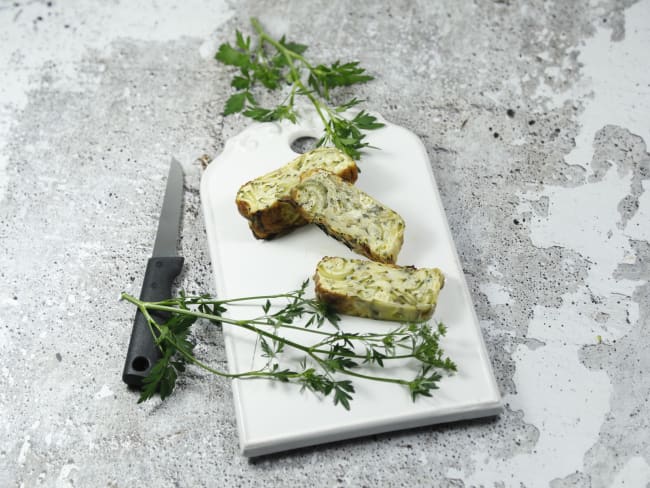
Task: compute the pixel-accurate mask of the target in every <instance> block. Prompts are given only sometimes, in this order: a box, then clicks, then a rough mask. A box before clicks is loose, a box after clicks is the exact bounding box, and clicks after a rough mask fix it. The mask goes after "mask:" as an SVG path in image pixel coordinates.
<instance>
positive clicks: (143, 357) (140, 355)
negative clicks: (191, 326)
mask: <svg viewBox="0 0 650 488" xmlns="http://www.w3.org/2000/svg"><path fill="white" fill-rule="evenodd" d="M181 269H183V258H182V257H180V256H172V257H156V258H151V259H149V261H148V262H147V271H146V272H145V275H144V282H143V283H142V291H141V292H140V300H143V301H146V302H159V301H162V300H167V299H169V298H171V296H172V283H173V282H174V278H176V277H177V276H178V274H179V273H180V272H181ZM150 314H151V316H152V317H153V318H154V320H155V321H156V322H158V323H159V324H162V323H164V322H166V321H167V320H169V317H170V316H171V314H169V313H168V312H159V311H155V310H152V311H151V312H150ZM160 356H161V353H160V349H159V348H158V346H157V345H156V343H155V341H154V338H153V336H152V335H151V330H150V329H149V324H148V323H147V319H146V318H145V317H144V315H142V312H140V310H137V311H136V313H135V320H134V322H133V330H132V331H131V340H130V342H129V350H128V352H127V353H126V362H125V363H124V372H123V373H122V380H123V381H124V382H125V383H126V384H127V385H130V386H141V385H142V380H143V379H144V378H146V377H147V375H148V374H149V372H150V371H151V368H152V367H153V365H154V364H156V362H157V361H158V359H160Z"/></svg>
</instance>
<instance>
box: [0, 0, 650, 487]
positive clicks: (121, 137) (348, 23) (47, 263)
mask: <svg viewBox="0 0 650 488" xmlns="http://www.w3.org/2000/svg"><path fill="white" fill-rule="evenodd" d="M251 15H255V16H258V17H259V18H260V19H261V20H262V22H263V23H264V24H265V25H266V26H267V27H268V28H269V29H270V30H271V31H272V32H273V33H275V34H278V35H280V34H283V33H287V34H288V35H289V36H290V37H291V38H293V39H296V40H298V41H300V42H303V43H305V44H308V45H309V46H310V52H311V53H312V55H313V56H315V57H316V58H318V59H321V60H323V61H331V60H334V59H343V60H347V59H359V60H360V61H361V62H362V64H363V65H364V66H366V67H367V68H368V70H369V71H370V72H372V73H373V74H375V76H376V78H377V79H376V80H375V81H374V82H372V83H370V84H368V85H366V86H363V87H360V88H355V90H354V94H355V95H357V96H359V97H360V98H365V99H366V100H367V102H366V105H367V106H368V107H369V108H371V109H372V110H376V111H378V112H381V113H382V114H383V115H384V116H385V117H386V118H387V119H389V120H391V121H392V122H395V123H397V124H400V125H403V126H405V127H407V128H409V129H411V130H412V131H414V132H416V133H417V134H418V135H419V136H420V137H421V138H422V140H423V142H424V143H425V146H426V148H427V151H428V153H429V156H430V158H431V163H432V167H433V169H434V171H435V173H436V178H437V180H438V183H439V185H440V192H441V195H442V198H443V202H444V205H445V208H446V210H447V214H448V218H449V221H450V225H451V229H452V233H453V235H454V238H455V242H456V245H457V248H458V251H459V254H460V257H461V261H462V264H463V266H464V269H465V272H466V275H467V279H468V282H469V284H470V288H471V291H472V294H473V298H474V301H475V305H476V309H477V313H478V316H479V318H480V320H481V325H482V329H483V333H484V337H485V339H486V342H487V345H488V349H489V353H490V356H491V359H492V364H493V366H494V370H495V374H496V378H497V382H498V384H499V387H500V390H501V392H502V394H503V396H504V401H505V405H506V409H505V411H504V413H503V414H502V415H501V417H500V418H498V419H496V420H479V421H472V422H464V423H459V424H453V425H448V426H437V427H430V428H424V429H417V430H413V431H408V432H399V433H392V434H385V435H379V436H373V437H370V438H364V439H358V440H352V441H347V442H341V443H337V444H334V445H327V446H320V447H314V448H309V449H304V450H300V451H296V452H291V453H286V454H281V455H276V456H273V457H269V458H264V459H260V460H256V461H252V462H249V461H247V460H246V459H244V458H242V457H241V456H240V455H239V454H238V452H237V438H236V427H235V422H234V414H233V406H232V400H231V394H230V385H229V383H228V382H227V381H223V380H219V379H215V378H212V377H208V376H205V375H203V374H202V373H200V372H196V371H192V372H191V373H190V374H189V375H188V376H187V377H186V378H185V379H184V380H183V381H182V383H181V385H180V387H179V389H178V392H177V393H176V394H175V395H174V396H173V397H172V398H171V399H170V400H169V401H167V402H165V403H160V402H159V401H157V400H156V401H153V402H149V403H147V404H144V405H137V404H136V399H137V394H136V393H135V392H131V391H128V390H127V389H126V388H125V387H124V386H123V384H122V383H121V380H120V373H121V368H122V363H123V358H124V353H125V348H126V344H127V342H128V337H129V334H130V325H131V320H132V315H133V310H132V309H131V308H130V307H128V306H126V305H125V304H123V303H120V302H118V296H119V293H120V292H121V291H122V290H126V291H129V292H132V293H137V292H138V290H139V287H140V284H141V280H142V273H143V269H144V264H145V262H146V259H147V257H148V256H149V254H150V252H151V246H152V242H153V238H154V233H155V229H156V221H157V217H158V212H159V206H160V200H161V198H162V191H163V188H164V179H165V176H166V172H167V168H168V162H169V157H170V155H172V154H173V155H175V156H176V157H178V158H179V159H180V160H181V161H182V163H183V166H184V169H185V172H186V175H187V176H186V194H185V213H184V221H183V238H182V242H181V246H182V248H181V252H182V254H183V255H184V256H185V257H186V259H187V266H186V270H185V272H184V274H183V276H182V277H181V279H180V280H179V286H180V287H183V288H185V289H187V290H190V291H201V292H205V291H207V292H209V291H211V290H212V269H211V265H210V261H209V257H208V255H207V251H206V243H205V229H204V224H203V217H202V214H201V210H200V200H199V195H198V187H199V181H200V175H201V165H200V163H199V161H198V160H199V158H201V157H204V155H205V156H206V157H207V158H208V159H209V158H210V157H214V156H215V155H217V154H218V153H219V151H220V150H221V148H222V147H223V144H224V141H225V140H226V139H227V138H228V137H229V136H231V135H234V134H236V133H237V132H239V131H240V130H241V129H242V128H243V127H245V125H246V124H247V123H248V122H247V121H246V120H244V119H241V118H238V117H230V118H227V119H223V117H222V116H221V115H220V112H221V110H222V106H223V103H224V101H225V100H226V98H227V97H228V95H229V93H230V91H229V90H230V89H229V79H230V73H229V72H228V71H227V70H226V69H224V68H223V67H221V66H218V65H217V64H216V63H215V62H213V61H212V60H211V57H212V54H213V53H214V51H215V50H216V47H217V46H218V45H219V43H221V42H223V41H225V40H227V39H231V38H232V35H233V32H234V29H235V28H242V29H247V28H248V25H247V19H248V17H250V16H251ZM648 45H650V1H648V0H642V1H640V2H637V3H634V2H615V1H606V0H603V1H591V2H587V1H575V2H564V1H555V2H553V1H551V2H542V1H528V2H524V1H516V0H506V1H484V2H470V1H443V2H406V1H400V2H371V1H362V2H355V4H354V6H352V4H349V2H342V1H335V2H289V1H280V2H271V1H262V2H230V3H228V2H214V1H208V0H193V1H190V2H171V1H158V2H137V3H136V2H90V1H85V2H82V1H69V2H58V1H53V2H46V1H43V2H36V1H32V2H27V1H20V0H17V1H15V2H13V1H5V2H0V46H2V48H0V278H2V283H3V286H2V287H1V288H0V306H1V307H2V313H1V314H0V347H1V348H2V354H1V355H0V385H1V388H0V407H1V412H2V415H1V416H0V485H2V486H38V485H39V484H43V485H45V486H129V485H133V484H135V483H138V484H141V485H144V484H150V485H152V486H219V485H232V486H260V485H263V486H274V485H275V486H305V485H307V484H310V485H314V486H478V485H484V486H520V484H523V486H527V487H535V486H553V487H564V486H567V487H568V486H585V487H587V486H594V487H606V486H646V485H647V484H648V483H650V441H649V440H648V438H649V436H648V432H650V426H649V425H648V422H649V421H648V419H649V418H650V406H649V404H648V398H650V380H648V377H649V375H650V356H649V355H648V354H647V350H648V346H649V345H650V344H649V343H650V339H649V336H648V330H649V326H650V298H649V297H650V285H649V284H648V280H649V279H650V196H649V191H648V190H650V155H649V154H648V148H647V144H648V141H649V140H650V115H648V114H650V69H648V67H647V64H648V63H647V46H648ZM273 100H274V98H273V97H271V98H267V100H266V101H267V102H268V103H272V101H273ZM397 164H398V163H397ZM415 198H417V197H415ZM196 339H197V341H198V343H199V345H198V346H197V352H198V353H199V354H202V355H205V357H210V358H213V361H214V363H215V364H217V365H221V366H224V367H225V353H224V351H223V348H222V343H221V339H220V337H219V336H218V335H217V334H214V332H212V331H210V330H209V329H208V328H207V327H205V328H199V330H198V331H197V333H196Z"/></svg>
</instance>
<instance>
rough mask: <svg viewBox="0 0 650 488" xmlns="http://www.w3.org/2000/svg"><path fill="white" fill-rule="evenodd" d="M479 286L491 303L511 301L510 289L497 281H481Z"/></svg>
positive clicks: (502, 303) (503, 303) (497, 303)
mask: <svg viewBox="0 0 650 488" xmlns="http://www.w3.org/2000/svg"><path fill="white" fill-rule="evenodd" d="M479 288H480V289H481V292H483V294H485V296H486V297H487V299H488V301H489V302H490V304H491V305H507V304H509V303H512V297H511V296H510V291H509V290H508V289H507V288H505V287H504V286H502V285H500V284H498V283H481V284H480V285H479Z"/></svg>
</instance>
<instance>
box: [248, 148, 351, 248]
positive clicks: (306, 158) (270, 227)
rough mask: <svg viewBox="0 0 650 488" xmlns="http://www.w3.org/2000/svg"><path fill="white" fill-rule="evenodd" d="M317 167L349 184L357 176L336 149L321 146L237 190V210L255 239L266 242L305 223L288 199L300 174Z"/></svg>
mask: <svg viewBox="0 0 650 488" xmlns="http://www.w3.org/2000/svg"><path fill="white" fill-rule="evenodd" d="M319 168H322V169H325V170H327V171H330V172H332V173H334V174H336V175H338V176H340V177H341V178H343V179H345V180H346V181H350V182H352V183H354V182H355V181H356V179H357V175H358V168H357V165H356V163H355V162H354V160H352V158H350V157H349V156H348V155H347V154H345V153H344V152H342V151H341V150H339V149H337V148H333V147H320V148H316V149H314V150H312V151H309V152H307V153H305V154H301V155H300V156H298V157H297V158H295V159H294V160H292V161H291V162H289V163H287V164H285V165H284V166H282V167H281V168H278V169H276V170H275V171H272V172H270V173H267V174H265V175H264V176H260V177H259V178H256V179H254V180H251V181H249V182H248V183H245V184H244V185H242V186H241V188H239V191H238V192H237V197H236V199H235V201H236V203H237V209H238V210H239V213H240V214H241V215H243V216H244V217H245V218H247V219H248V220H249V227H250V228H251V230H252V231H253V234H254V235H255V237H257V238H259V239H268V238H271V237H274V236H276V235H278V234H283V233H285V232H287V231H289V230H291V229H293V228H295V227H298V226H300V225H304V224H306V221H305V220H304V219H303V218H302V217H301V215H300V213H299V212H298V210H297V209H296V208H295V207H294V206H293V205H292V204H291V203H290V202H289V201H288V199H289V197H290V193H291V189H292V188H293V187H294V186H296V185H297V184H298V183H299V182H300V177H301V175H302V174H303V173H305V172H307V171H314V170H315V169H319Z"/></svg>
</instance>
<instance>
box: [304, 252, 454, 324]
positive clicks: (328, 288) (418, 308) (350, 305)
mask: <svg viewBox="0 0 650 488" xmlns="http://www.w3.org/2000/svg"><path fill="white" fill-rule="evenodd" d="M328 261H339V262H341V263H344V265H353V266H358V267H357V268H352V269H351V270H350V268H349V269H348V271H344V272H343V274H342V275H341V276H340V277H337V278H333V277H332V276H331V275H330V276H328V275H327V273H330V272H331V271H332V268H328ZM369 263H372V262H367V261H366V262H364V261H362V260H358V259H346V258H336V257H330V256H326V257H324V258H323V259H321V261H320V262H319V263H318V265H317V267H316V272H315V273H314V277H313V279H314V284H315V292H316V298H317V299H318V300H320V301H321V302H323V303H325V304H327V305H328V306H329V307H330V308H331V309H332V310H334V311H335V312H337V313H341V314H345V315H355V316H358V317H368V318H372V319H380V320H395V321H401V322H421V321H426V320H429V319H430V318H431V317H432V316H433V313H434V311H435V308H436V303H437V300H438V294H439V292H440V290H442V288H443V287H444V284H445V279H444V275H443V274H442V272H441V271H440V270H439V269H437V268H426V269H425V268H422V269H419V270H418V269H417V268H415V267H414V266H398V265H393V264H385V263H376V262H375V263H372V264H369ZM335 266H336V265H335ZM367 266H371V267H372V268H373V269H374V271H373V272H371V273H372V274H371V276H374V277H377V278H379V276H381V275H384V274H385V273H386V270H391V269H393V270H395V271H396V272H397V274H398V275H401V276H402V277H404V275H405V274H406V275H410V276H411V277H414V276H415V275H418V274H419V277H420V278H422V274H423V273H425V274H426V275H427V276H428V277H429V281H428V284H426V285H425V284H424V282H423V284H422V285H421V292H420V294H419V295H418V294H416V295H412V294H411V293H412V291H411V290H405V289H400V283H399V282H398V283H395V284H394V288H393V287H392V286H391V288H392V289H391V290H390V291H391V293H390V294H389V295H390V296H391V298H389V297H387V296H386V294H383V293H381V292H377V291H373V286H372V284H371V285H370V287H367V286H366V285H365V284H361V283H362V282H364V283H365V282H366V281H367V280H368V276H367V273H368V268H367ZM364 268H365V269H364ZM339 269H340V268H339ZM334 270H335V268H334ZM360 270H361V273H366V274H365V276H362V277H361V279H359V278H360V275H359V272H360ZM334 272H336V271H334ZM321 273H325V275H324V276H325V277H323V278H322V279H321ZM375 273H376V274H375ZM332 279H334V282H333V281H332ZM336 280H340V281H339V283H346V285H345V286H344V287H343V288H341V289H339V290H335V289H334V288H333V287H336V286H335V285H334V284H333V283H336ZM348 284H349V286H348ZM337 288H338V287H337ZM422 291H423V292H425V293H424V294H423V293H422ZM393 295H394V296H393ZM418 296H419V298H418Z"/></svg>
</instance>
